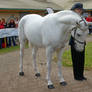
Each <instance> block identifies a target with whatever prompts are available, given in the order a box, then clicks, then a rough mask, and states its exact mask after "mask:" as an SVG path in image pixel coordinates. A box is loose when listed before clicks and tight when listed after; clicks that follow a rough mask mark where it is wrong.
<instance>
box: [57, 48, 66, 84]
mask: <svg viewBox="0 0 92 92" xmlns="http://www.w3.org/2000/svg"><path fill="white" fill-rule="evenodd" d="M62 54H63V49H61V50H60V51H58V52H57V57H58V75H59V78H60V85H62V86H65V85H67V83H66V82H65V80H64V78H63V75H62Z"/></svg>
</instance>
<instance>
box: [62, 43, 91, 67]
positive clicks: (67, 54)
mask: <svg viewBox="0 0 92 92" xmlns="http://www.w3.org/2000/svg"><path fill="white" fill-rule="evenodd" d="M63 65H64V66H72V60H71V52H70V49H69V50H66V51H65V52H64V54H63ZM85 68H86V69H92V42H89V43H87V45H86V49H85Z"/></svg>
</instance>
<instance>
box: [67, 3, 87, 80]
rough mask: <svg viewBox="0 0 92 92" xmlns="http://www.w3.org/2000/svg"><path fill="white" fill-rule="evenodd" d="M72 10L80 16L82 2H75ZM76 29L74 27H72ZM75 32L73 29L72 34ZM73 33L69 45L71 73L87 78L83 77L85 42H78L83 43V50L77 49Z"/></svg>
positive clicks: (83, 78)
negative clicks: (71, 64)
mask: <svg viewBox="0 0 92 92" xmlns="http://www.w3.org/2000/svg"><path fill="white" fill-rule="evenodd" d="M71 10H72V11H74V12H76V13H77V14H78V15H80V16H81V17H82V13H83V4H82V3H75V4H74V5H73V6H72V8H71ZM74 30H76V29H74ZM75 34H76V31H74V35H75ZM74 35H72V34H71V38H70V42H69V45H70V46H71V57H72V63H73V74H74V79H75V80H79V81H83V80H87V78H85V77H84V62H85V42H84V43H80V44H83V50H82V51H78V50H77V49H76V47H75V45H76V44H77V43H75V38H74Z"/></svg>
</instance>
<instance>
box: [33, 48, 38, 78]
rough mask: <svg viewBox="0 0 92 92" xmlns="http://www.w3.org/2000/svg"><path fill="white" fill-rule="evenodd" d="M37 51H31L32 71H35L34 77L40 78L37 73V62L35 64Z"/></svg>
mask: <svg viewBox="0 0 92 92" xmlns="http://www.w3.org/2000/svg"><path fill="white" fill-rule="evenodd" d="M37 50H38V48H35V47H34V48H33V49H32V56H33V67H34V71H35V73H36V74H35V76H37V77H40V73H39V71H38V68H37V62H36V54H37Z"/></svg>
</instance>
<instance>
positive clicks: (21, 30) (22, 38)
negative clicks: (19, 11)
mask: <svg viewBox="0 0 92 92" xmlns="http://www.w3.org/2000/svg"><path fill="white" fill-rule="evenodd" d="M24 24H25V20H24V19H21V20H20V22H19V25H18V34H19V41H20V43H22V42H23V41H25V39H26V36H25V32H24Z"/></svg>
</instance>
